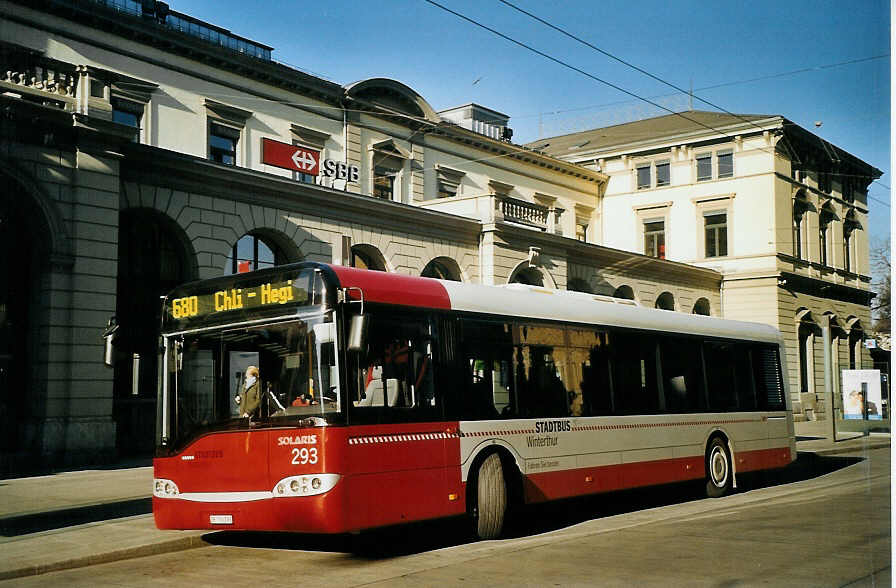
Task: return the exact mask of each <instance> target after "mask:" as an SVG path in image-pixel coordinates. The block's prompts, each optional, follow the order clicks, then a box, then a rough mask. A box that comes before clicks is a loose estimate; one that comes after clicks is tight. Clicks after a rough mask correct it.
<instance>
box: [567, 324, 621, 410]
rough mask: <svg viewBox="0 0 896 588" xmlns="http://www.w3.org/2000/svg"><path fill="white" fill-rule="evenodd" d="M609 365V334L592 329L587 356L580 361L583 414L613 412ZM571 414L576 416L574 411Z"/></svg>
mask: <svg viewBox="0 0 896 588" xmlns="http://www.w3.org/2000/svg"><path fill="white" fill-rule="evenodd" d="M610 366H611V356H610V346H609V334H608V333H605V332H600V331H594V332H593V334H592V343H591V347H590V348H589V349H588V350H587V358H584V359H583V363H582V396H583V407H582V414H583V416H607V415H612V414H613V413H614V406H613V385H612V379H611V378H610ZM572 414H573V416H578V415H576V414H575V413H574V412H573V413H572Z"/></svg>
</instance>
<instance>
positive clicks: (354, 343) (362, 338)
mask: <svg viewBox="0 0 896 588" xmlns="http://www.w3.org/2000/svg"><path fill="white" fill-rule="evenodd" d="M369 324H370V315H368V314H356V315H355V316H353V317H352V324H351V327H350V328H349V333H348V350H349V351H363V350H364V349H365V348H366V347H367V327H368V325H369Z"/></svg>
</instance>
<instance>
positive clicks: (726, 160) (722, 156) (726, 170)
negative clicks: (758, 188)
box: [716, 151, 734, 178]
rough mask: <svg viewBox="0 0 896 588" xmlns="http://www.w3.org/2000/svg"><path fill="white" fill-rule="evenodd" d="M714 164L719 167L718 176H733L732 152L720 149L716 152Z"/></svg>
mask: <svg viewBox="0 0 896 588" xmlns="http://www.w3.org/2000/svg"><path fill="white" fill-rule="evenodd" d="M716 165H717V166H718V168H719V177H720V178H730V177H732V176H734V154H733V153H732V152H731V151H720V152H719V153H717V154H716Z"/></svg>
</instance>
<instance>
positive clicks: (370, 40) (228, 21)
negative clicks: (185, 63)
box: [169, 0, 892, 241]
mask: <svg viewBox="0 0 896 588" xmlns="http://www.w3.org/2000/svg"><path fill="white" fill-rule="evenodd" d="M437 1H439V2H440V3H441V4H443V5H445V6H447V7H449V8H451V9H452V10H455V11H457V12H459V13H462V14H464V15H466V16H468V17H469V18H471V19H473V20H475V21H478V22H480V23H482V24H484V25H487V26H489V27H491V28H493V29H496V30H498V31H500V32H502V33H503V34H505V35H507V36H509V37H512V38H514V39H516V40H518V41H520V42H522V43H525V44H527V45H530V46H532V47H533V48H536V49H538V50H540V51H542V52H544V53H547V54H549V55H551V56H552V57H555V58H556V59H558V60H560V61H564V62H566V63H569V64H570V65H573V66H575V67H577V68H579V69H581V70H583V71H585V72H587V73H589V74H591V75H592V76H595V77H598V78H601V79H604V80H607V81H609V82H612V83H613V84H615V85H617V86H620V87H622V88H625V89H626V90H628V91H630V92H632V93H634V94H637V95H639V96H642V97H647V98H651V99H653V100H654V101H655V102H660V103H661V104H663V105H664V106H666V107H668V108H670V109H672V110H684V109H686V108H687V105H688V100H687V98H686V97H685V96H684V95H682V94H680V93H676V92H675V90H673V89H672V88H670V87H668V86H666V85H664V84H662V83H660V82H657V81H655V80H653V79H650V78H649V77H647V76H645V75H643V74H641V73H638V72H636V71H634V70H632V69H630V68H628V67H626V66H624V65H622V64H619V63H618V62H615V61H613V60H611V59H610V58H608V57H606V56H604V55H602V54H600V53H598V52H596V51H594V50H593V49H590V48H587V47H585V46H583V45H581V44H579V43H576V42H575V41H573V40H572V39H569V38H568V37H565V36H563V35H562V34H560V33H558V32H556V31H552V30H551V29H550V28H548V27H546V26H545V25H543V24H540V23H538V22H537V21H535V20H533V19H531V18H530V17H528V16H525V15H523V14H521V13H520V12H518V11H516V10H514V9H513V8H511V7H509V6H507V5H505V4H502V3H501V2H499V1H498V0H479V1H474V0H437ZM509 1H511V2H513V4H514V5H516V6H518V7H520V8H522V9H524V10H526V11H529V12H531V13H533V14H535V15H537V16H538V17H540V18H542V19H544V20H546V21H548V22H550V23H551V24H553V25H555V26H557V27H559V28H562V29H564V30H566V31H568V32H570V33H572V34H574V35H576V36H578V37H580V38H582V39H584V40H586V41H588V42H590V43H591V44H593V45H595V46H597V47H599V48H601V49H603V50H604V51H607V52H609V53H612V54H614V55H616V56H617V57H619V58H621V59H624V60H625V61H628V62H630V63H633V64H635V65H637V66H639V67H640V68H642V69H644V70H646V71H648V72H650V73H652V74H654V75H655V76H657V77H659V78H662V79H664V80H667V81H669V82H671V83H672V84H674V85H676V86H678V87H680V88H691V87H693V88H694V94H695V96H697V97H699V98H704V99H706V100H708V101H710V102H712V103H714V104H716V105H718V106H720V107H722V108H724V109H725V110H728V111H730V112H735V113H739V114H780V115H783V116H785V117H786V118H788V119H790V120H792V121H793V122H795V123H797V124H799V125H801V126H803V127H804V128H807V129H809V130H813V131H814V132H816V133H817V134H819V135H820V136H821V137H823V138H824V139H826V140H828V141H830V142H832V143H834V144H835V145H837V146H838V147H840V148H842V149H845V150H846V151H848V152H850V153H852V154H853V155H856V156H857V157H859V158H861V159H863V160H865V161H867V162H869V163H870V164H872V165H874V166H875V167H877V168H878V169H880V170H882V171H883V172H884V176H883V177H882V178H881V180H880V181H879V182H875V183H873V184H872V185H871V188H870V190H869V196H870V198H869V206H870V211H871V213H870V216H871V220H870V222H869V227H868V228H869V232H870V233H871V238H872V241H873V240H875V239H885V238H886V237H887V236H888V235H889V234H890V214H891V212H890V207H889V203H890V189H889V187H890V186H891V184H892V178H891V177H890V164H891V159H890V112H891V102H890V90H891V85H890V57H889V51H890V49H889V45H890V9H889V3H888V2H887V1H886V0H870V1H863V0H859V1H856V2H850V3H844V2H842V1H838V2H833V1H824V0H822V1H819V0H813V1H798V0H792V1H791V0H786V1H782V0H779V1H777V2H772V1H768V0H755V1H753V2H749V3H747V2H731V3H718V4H713V5H712V7H711V8H710V3H707V2H703V1H684V0H683V1H672V2H669V1H664V2H655V1H646V2H631V1H630V0H628V1H624V2H623V1H604V2H594V1H579V0H573V1H569V2H561V3H545V2H533V1H531V0H509ZM169 3H170V5H171V7H172V9H174V10H177V11H180V12H184V13H187V14H190V15H192V16H195V17H197V18H200V19H202V20H205V21H207V22H210V23H213V24H216V25H218V26H222V27H224V28H227V29H230V30H231V31H232V32H233V33H235V34H238V35H242V36H245V37H248V38H250V39H253V40H255V41H258V42H260V43H264V44H267V45H270V46H273V47H274V49H275V50H274V53H273V57H274V59H276V60H277V61H280V62H282V63H286V64H289V65H291V66H293V67H296V68H298V69H301V70H303V71H307V72H309V73H313V74H315V75H319V76H321V77H324V78H326V79H329V80H331V81H334V82H337V83H339V84H348V83H351V82H354V81H357V80H361V79H366V78H370V77H389V78H394V79H397V80H400V81H402V82H404V83H405V84H407V85H408V86H410V87H412V88H413V89H415V90H416V91H417V92H419V93H420V94H421V95H422V96H423V97H424V98H425V99H426V100H427V101H428V102H429V103H430V104H431V105H432V106H433V107H434V108H435V109H436V110H442V109H445V108H450V107H452V106H458V105H461V104H466V103H469V102H476V103H479V104H482V105H483V106H487V107H489V108H492V109H495V110H498V111H500V112H503V113H505V114H507V115H509V116H510V117H511V120H510V126H511V127H512V128H513V129H514V141H515V142H519V143H525V142H528V141H534V140H536V139H538V138H539V137H540V136H550V135H557V134H563V133H567V132H574V131H579V130H585V129H588V128H594V127H597V126H606V125H609V124H614V123H617V122H624V121H626V120H632V119H633V118H643V117H645V116H649V115H653V114H664V113H665V111H661V110H657V109H656V108H654V107H652V106H650V105H648V104H646V103H644V102H640V101H638V100H635V99H633V98H632V97H631V96H628V95H626V94H623V93H621V92H619V91H618V90H615V89H612V88H610V87H609V86H606V85H604V84H601V83H599V82H597V81H595V80H593V79H590V78H588V77H586V76H584V75H582V74H580V73H576V72H574V71H571V70H569V69H567V68H565V67H563V66H561V65H559V64H557V63H554V62H552V61H550V60H548V59H546V58H544V57H542V56H539V55H536V54H534V53H532V52H529V51H527V50H526V49H524V48H521V47H519V46H517V45H514V44H512V43H510V42H508V41H507V40H505V39H502V38H500V37H498V36H496V35H495V34H493V33H491V32H488V31H486V30H483V29H481V28H478V27H476V26H475V25H473V24H470V23H468V22H465V21H463V20H461V19H460V18H458V17H457V16H454V15H452V14H450V13H448V12H446V11H444V10H442V9H440V8H438V7H436V6H433V5H432V4H430V3H428V2H426V1H425V0H408V1H401V2H398V1H396V2H364V1H353V2H339V1H335V2H330V3H319V2H309V3H298V2H273V1H269V0H256V1H255V2H246V1H245V0H240V1H236V0H218V1H216V2H209V1H207V0H205V1H203V0H169ZM881 56H884V57H881ZM846 62H851V63H846ZM770 76H775V77H770ZM756 78H766V79H761V80H755V79H756ZM747 80H755V81H747ZM714 86H719V87H714ZM693 106H694V108H697V109H706V110H713V108H712V107H710V106H708V105H706V104H704V103H702V102H700V101H699V100H698V99H696V98H695V99H694V101H693ZM816 122H821V123H822V124H821V126H820V127H817V128H816V126H815V123H816Z"/></svg>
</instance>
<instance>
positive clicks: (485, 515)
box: [474, 453, 507, 539]
mask: <svg viewBox="0 0 896 588" xmlns="http://www.w3.org/2000/svg"><path fill="white" fill-rule="evenodd" d="M506 514H507V482H506V481H505V480H504V467H503V465H502V464H501V456H499V455H498V454H497V453H492V454H491V455H489V456H488V457H486V458H485V460H483V462H482V464H481V465H480V466H479V471H478V472H477V475H476V516H475V517H474V523H475V525H476V535H477V536H478V537H479V538H480V539H496V538H498V537H499V536H500V535H501V531H502V530H503V528H504V516H505V515H506Z"/></svg>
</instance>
